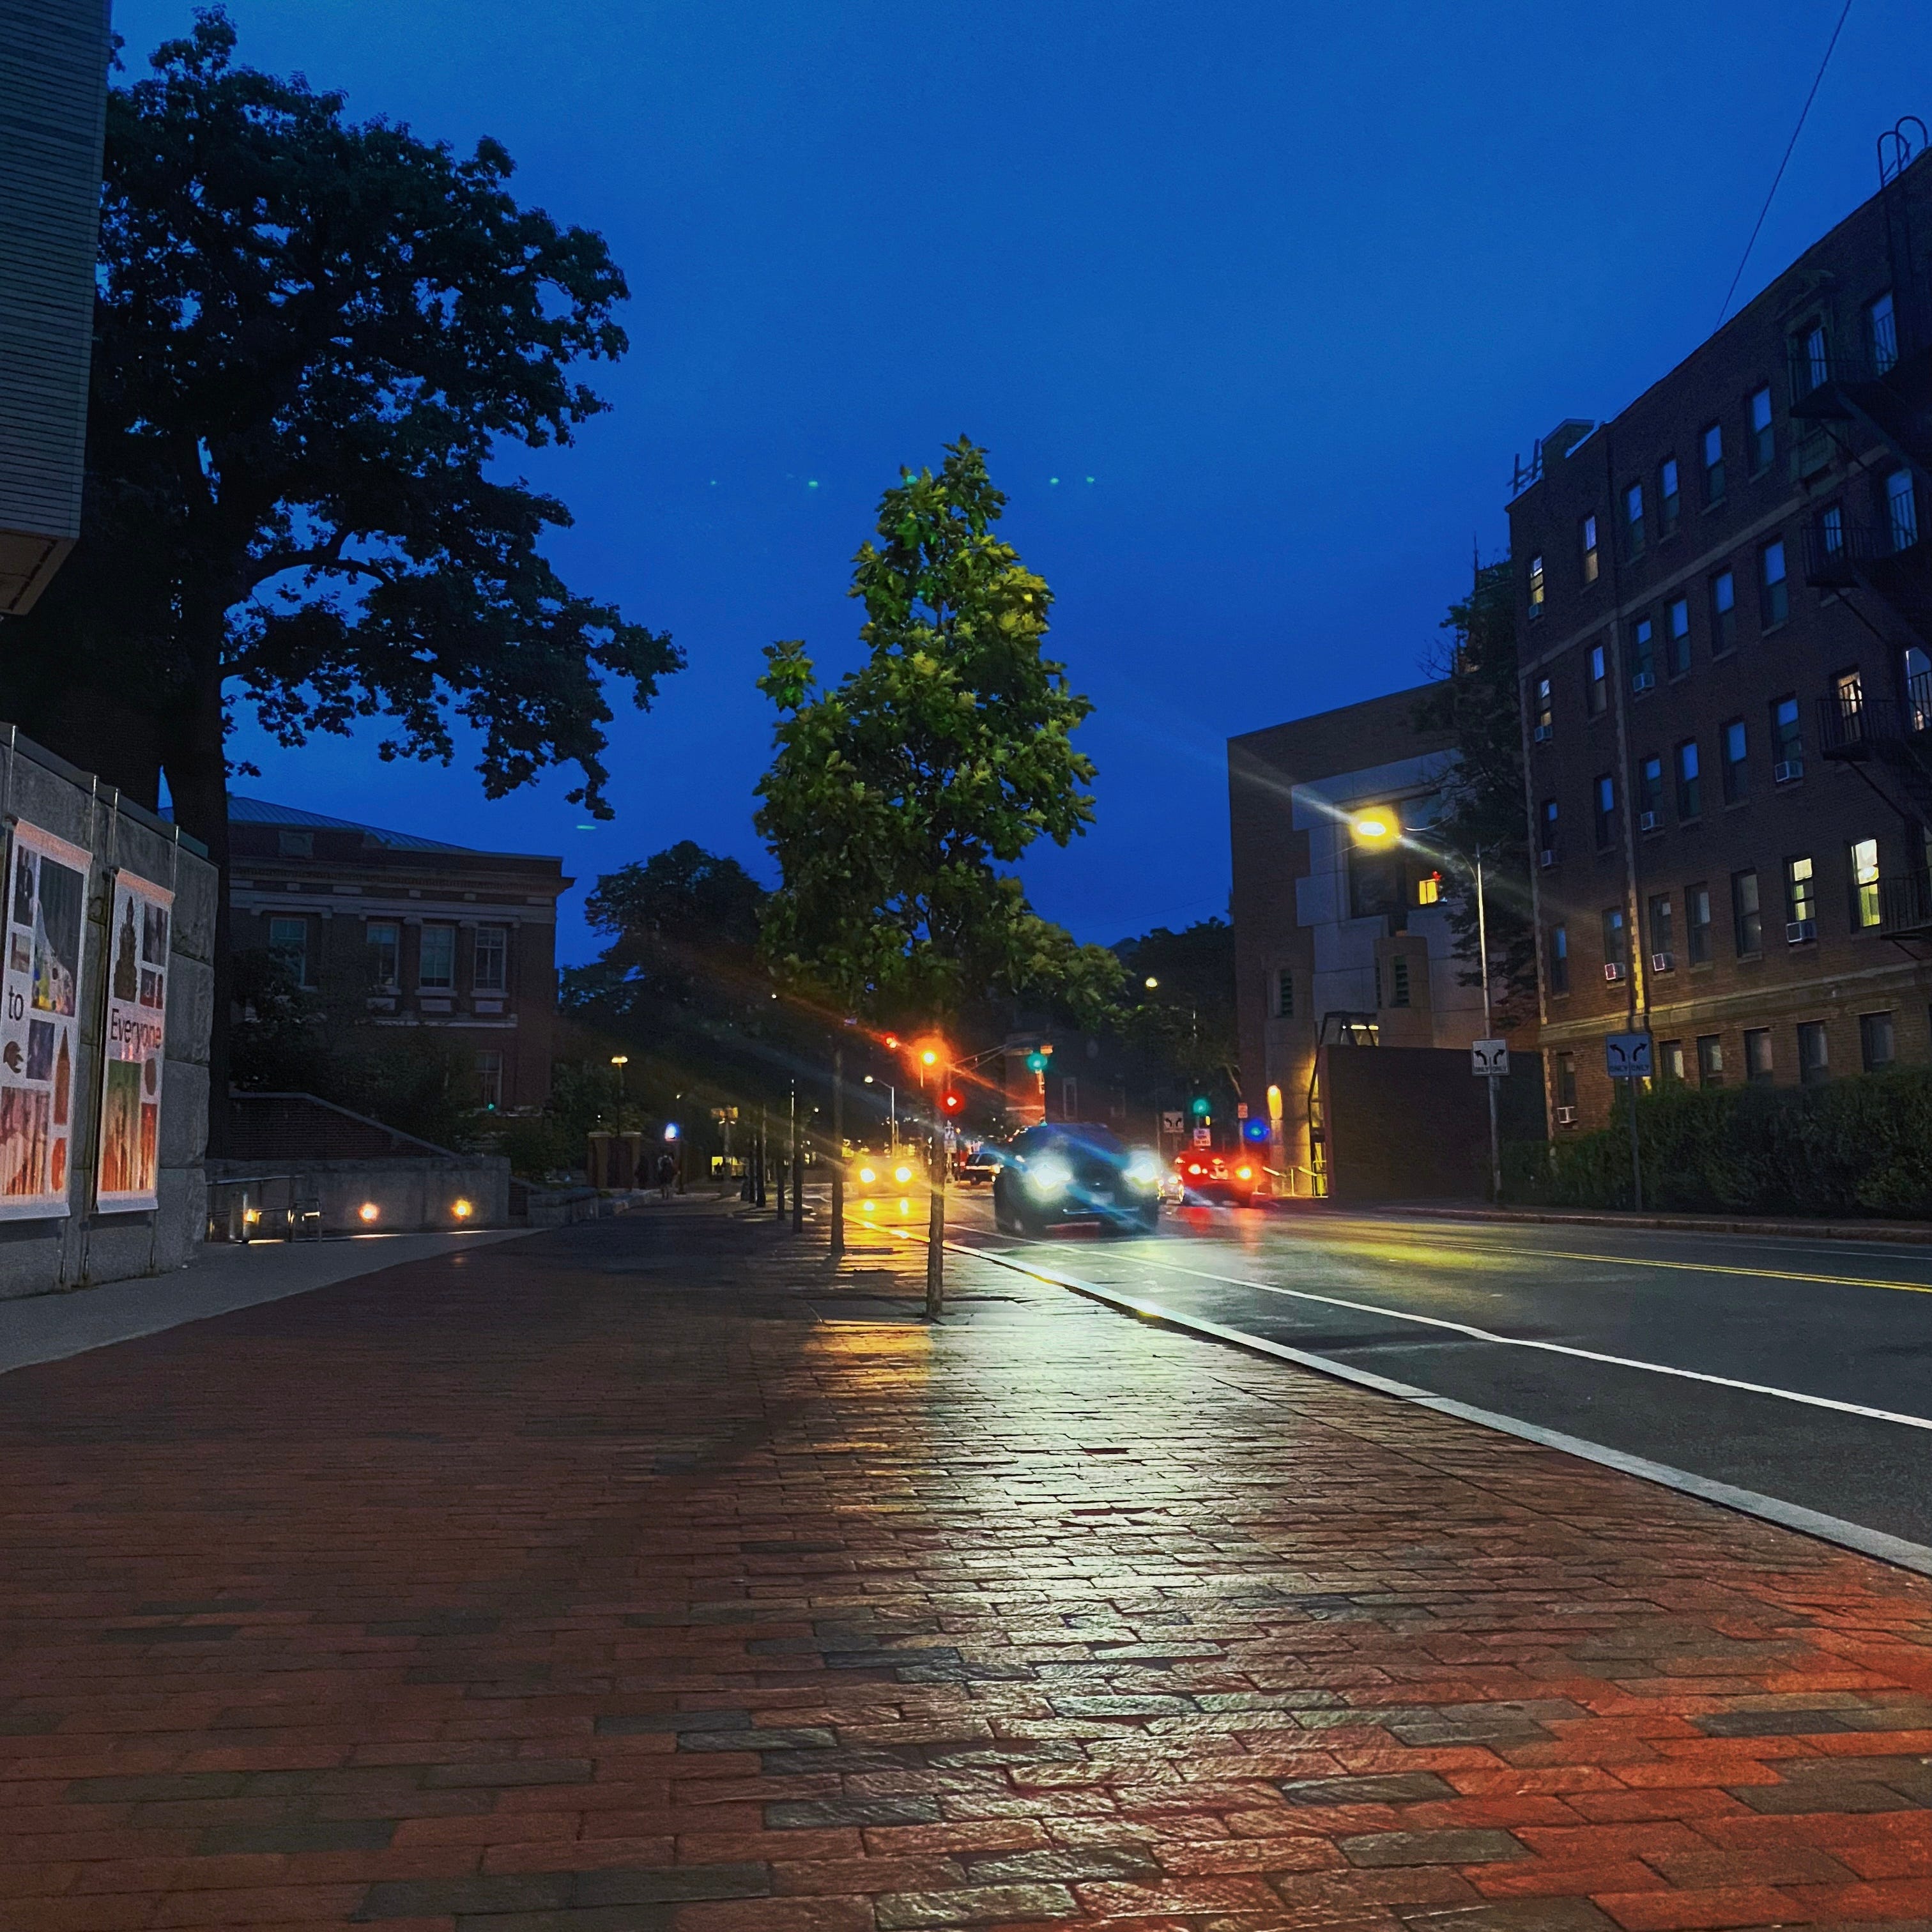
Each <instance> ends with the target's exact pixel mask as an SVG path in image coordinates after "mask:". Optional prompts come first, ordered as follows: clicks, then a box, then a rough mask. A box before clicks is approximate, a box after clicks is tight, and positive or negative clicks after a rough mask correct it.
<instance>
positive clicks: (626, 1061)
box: [610, 1053, 631, 1134]
mask: <svg viewBox="0 0 1932 1932" xmlns="http://www.w3.org/2000/svg"><path fill="white" fill-rule="evenodd" d="M610 1064H611V1065H612V1066H613V1067H615V1068H616V1070H617V1131H618V1133H620V1134H621V1133H622V1132H623V1131H624V1069H625V1067H628V1066H629V1065H630V1064H631V1056H630V1055H628V1053H613V1054H612V1055H611V1056H610Z"/></svg>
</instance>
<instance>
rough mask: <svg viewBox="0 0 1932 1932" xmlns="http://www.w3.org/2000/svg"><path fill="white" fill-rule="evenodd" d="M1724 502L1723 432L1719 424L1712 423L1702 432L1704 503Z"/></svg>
mask: <svg viewBox="0 0 1932 1932" xmlns="http://www.w3.org/2000/svg"><path fill="white" fill-rule="evenodd" d="M1704 501H1705V502H1706V503H1707V504H1709V503H1721V502H1723V501H1724V425H1722V424H1721V423H1713V424H1712V425H1711V426H1710V428H1709V429H1707V430H1706V431H1705V432H1704Z"/></svg>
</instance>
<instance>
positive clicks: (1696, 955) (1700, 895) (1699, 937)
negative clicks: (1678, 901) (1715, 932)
mask: <svg viewBox="0 0 1932 1932" xmlns="http://www.w3.org/2000/svg"><path fill="white" fill-rule="evenodd" d="M1684 923H1685V938H1687V939H1688V941H1690V947H1689V951H1690V954H1691V965H1694V966H1703V965H1708V964H1709V961H1710V958H1711V889H1710V887H1709V886H1687V887H1686V888H1685V893H1684Z"/></svg>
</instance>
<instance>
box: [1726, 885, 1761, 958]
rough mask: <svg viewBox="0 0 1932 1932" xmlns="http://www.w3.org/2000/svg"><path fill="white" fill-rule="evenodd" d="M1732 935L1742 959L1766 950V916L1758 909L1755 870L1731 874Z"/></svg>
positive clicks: (1755, 956)
mask: <svg viewBox="0 0 1932 1932" xmlns="http://www.w3.org/2000/svg"><path fill="white" fill-rule="evenodd" d="M1731 936H1732V938H1733V939H1734V940H1735V941H1736V943H1737V953H1738V957H1739V959H1756V958H1757V956H1758V955H1759V954H1760V953H1762V952H1763V950H1764V916H1763V913H1761V912H1760V910H1758V901H1757V873H1756V872H1755V871H1746V872H1733V874H1731Z"/></svg>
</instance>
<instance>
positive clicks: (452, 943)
mask: <svg viewBox="0 0 1932 1932" xmlns="http://www.w3.org/2000/svg"><path fill="white" fill-rule="evenodd" d="M416 984H417V985H418V986H421V987H422V988H423V989H425V991H426V992H446V991H447V990H448V989H449V988H451V987H452V986H455V984H456V929H455V926H425V927H424V928H423V929H422V958H421V959H420V961H419V963H418V965H417V968H416Z"/></svg>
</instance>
